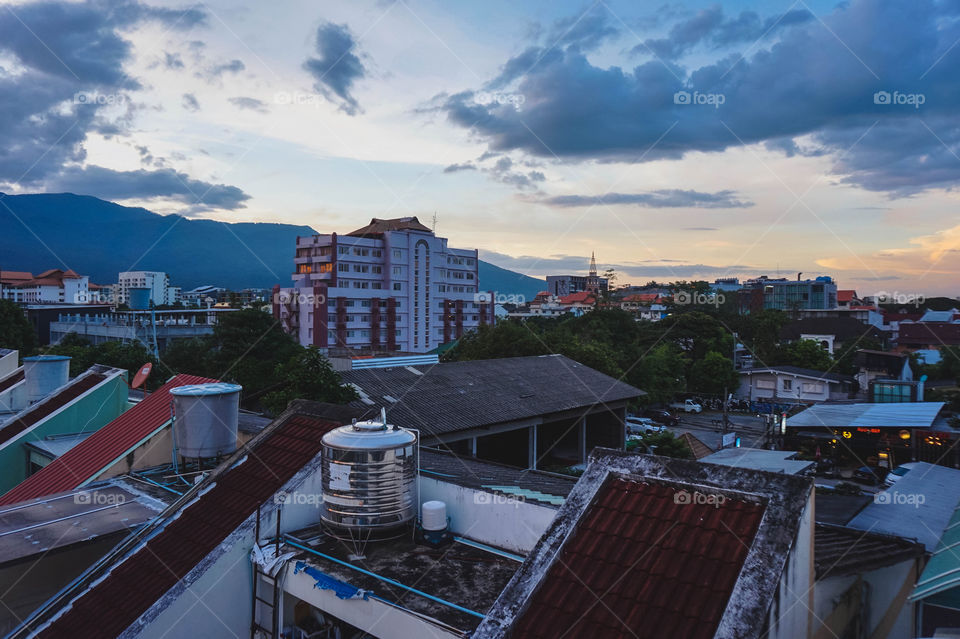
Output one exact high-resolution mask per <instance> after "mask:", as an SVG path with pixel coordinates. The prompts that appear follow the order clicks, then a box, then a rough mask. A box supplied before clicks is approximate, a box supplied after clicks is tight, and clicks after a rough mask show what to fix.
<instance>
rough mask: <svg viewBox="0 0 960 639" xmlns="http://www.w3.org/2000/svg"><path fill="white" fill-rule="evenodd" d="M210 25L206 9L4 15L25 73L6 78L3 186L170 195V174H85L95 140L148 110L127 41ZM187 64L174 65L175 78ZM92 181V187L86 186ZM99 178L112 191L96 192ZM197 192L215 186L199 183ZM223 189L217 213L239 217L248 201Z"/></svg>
mask: <svg viewBox="0 0 960 639" xmlns="http://www.w3.org/2000/svg"><path fill="white" fill-rule="evenodd" d="M205 21H206V13H205V12H204V11H203V10H201V9H197V8H185V9H167V8H162V9H161V8H156V7H151V6H147V5H144V4H140V3H138V2H132V1H130V0H117V1H114V2H105V1H101V0H87V1H85V2H37V3H29V4H17V5H8V6H6V7H5V8H4V10H2V11H0V54H5V55H7V56H10V57H11V58H12V59H14V60H15V62H16V64H17V65H18V73H17V74H11V75H3V76H0V113H2V114H3V116H2V117H0V140H3V143H2V144H0V183H4V184H8V185H18V186H21V187H29V188H35V189H47V188H52V187H53V185H60V187H61V190H63V188H64V186H65V185H69V187H70V188H69V190H72V191H74V192H79V193H95V192H96V191H97V189H98V188H99V189H100V192H101V193H111V194H118V193H124V192H129V193H133V194H135V195H134V197H141V198H149V197H153V196H158V195H168V194H170V193H171V191H172V188H171V186H169V184H167V185H165V182H166V183H169V179H170V173H173V172H172V170H169V169H168V170H166V171H154V172H151V171H144V170H140V171H126V172H116V171H109V170H108V169H103V168H101V167H96V166H88V167H86V168H85V169H83V168H79V167H78V166H77V164H78V163H82V162H84V161H85V160H86V150H85V148H84V143H85V141H86V139H87V135H88V133H90V132H98V133H101V134H103V135H108V136H113V135H123V134H125V132H126V131H127V129H128V127H129V126H130V124H131V119H132V117H133V115H134V114H135V113H136V111H137V110H138V109H139V108H142V105H137V104H135V103H134V101H133V99H132V98H131V95H130V92H131V91H134V90H136V89H139V88H140V83H139V82H138V81H137V79H136V78H133V77H131V76H129V75H127V73H126V72H125V70H124V65H125V64H126V63H127V62H129V61H130V59H131V56H132V45H131V44H130V42H129V41H128V40H126V39H124V37H123V36H122V35H121V33H122V32H123V31H124V30H126V29H130V28H133V27H135V26H137V25H139V24H142V23H145V22H158V23H161V24H162V25H163V27H164V28H165V29H166V30H180V29H189V28H192V27H195V26H198V25H202V24H204V23H205ZM178 59H179V58H169V59H168V58H165V59H164V63H165V64H166V66H168V67H171V68H174V69H175V68H178V66H177V64H176V60H178ZM65 167H69V168H65ZM83 176H86V177H87V178H89V179H90V180H91V181H90V182H88V183H84V182H83V180H82V178H83ZM151 176H153V177H151ZM183 177H184V178H185V179H186V181H187V182H188V183H189V182H190V178H189V177H187V176H183ZM97 178H102V179H104V180H107V183H105V184H104V185H96V184H94V183H93V182H92V180H94V179H97ZM123 180H129V181H130V183H131V186H130V188H129V189H123V188H122V187H121V183H122V182H123ZM194 186H196V187H197V188H200V189H205V188H206V187H207V186H209V185H207V184H206V183H203V182H199V181H195V183H194ZM213 187H214V188H213V190H212V191H211V193H212V194H213V197H212V198H210V200H209V201H210V202H211V203H212V202H223V203H225V204H226V208H235V207H236V206H238V205H240V204H239V203H240V202H242V201H243V199H245V198H246V196H245V194H243V193H242V191H239V189H235V187H227V186H223V185H213ZM150 188H156V189H158V191H157V192H156V193H150ZM181 188H182V187H181ZM231 189H233V190H234V191H236V192H234V191H231Z"/></svg>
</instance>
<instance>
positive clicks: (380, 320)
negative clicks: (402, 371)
mask: <svg viewBox="0 0 960 639" xmlns="http://www.w3.org/2000/svg"><path fill="white" fill-rule="evenodd" d="M294 263H295V272H294V274H293V280H294V287H293V288H284V289H281V288H280V287H279V286H276V287H274V296H273V297H274V299H273V313H274V317H276V318H277V319H279V320H280V321H281V323H282V325H283V327H284V330H286V331H287V332H288V333H291V334H292V335H295V336H296V337H297V339H298V341H299V342H300V343H301V344H303V345H314V346H317V347H320V348H333V347H346V348H354V349H362V350H374V351H403V352H410V353H425V352H428V351H430V350H433V349H434V348H436V347H437V346H440V345H441V344H446V343H448V342H451V341H453V340H454V339H457V338H459V337H461V336H462V335H463V334H464V332H465V331H467V330H470V329H472V328H475V327H477V326H479V325H481V324H492V323H493V321H494V316H493V312H494V304H493V303H492V300H493V298H492V295H490V294H489V293H486V292H484V291H480V289H479V281H478V275H477V274H478V260H477V251H476V250H475V249H455V248H450V247H449V246H447V240H446V238H442V237H437V236H436V235H434V233H433V231H431V230H430V229H429V228H427V227H426V226H424V225H423V224H420V222H419V221H418V220H417V218H415V217H403V218H397V219H392V220H380V219H376V218H374V219H373V220H372V221H371V222H370V224H369V225H367V226H365V227H363V228H361V229H357V230H356V231H353V232H352V233H348V234H346V235H337V234H336V233H331V234H321V235H312V236H307V237H300V238H297V253H296V256H295V258H294Z"/></svg>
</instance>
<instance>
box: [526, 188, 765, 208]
mask: <svg viewBox="0 0 960 639" xmlns="http://www.w3.org/2000/svg"><path fill="white" fill-rule="evenodd" d="M541 201H542V202H544V203H545V204H549V205H551V206H560V207H573V206H597V205H601V204H606V205H617V204H632V205H635V206H641V207H644V208H698V209H743V208H749V207H751V206H753V202H749V201H746V200H740V199H738V198H737V194H736V192H735V191H717V192H716V193H703V192H701V191H689V190H687V191H685V190H681V189H660V190H658V191H650V192H647V193H605V194H603V195H555V196H553V197H548V198H544V199H543V200H541Z"/></svg>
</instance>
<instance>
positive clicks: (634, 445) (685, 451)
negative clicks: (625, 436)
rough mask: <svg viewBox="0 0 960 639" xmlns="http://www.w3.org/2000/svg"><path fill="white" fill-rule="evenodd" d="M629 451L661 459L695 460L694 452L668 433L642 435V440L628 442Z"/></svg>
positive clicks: (683, 442)
mask: <svg viewBox="0 0 960 639" xmlns="http://www.w3.org/2000/svg"><path fill="white" fill-rule="evenodd" d="M627 450H632V451H635V452H638V453H647V454H650V455H660V456H661V457H675V458H677V459H693V451H692V450H690V447H689V446H687V443H686V442H685V441H683V440H682V439H679V438H677V437H676V436H674V434H673V433H671V432H669V431H667V432H663V433H651V434H649V435H642V436H641V437H640V439H634V440H631V441H629V442H627Z"/></svg>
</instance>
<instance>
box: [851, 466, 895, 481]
mask: <svg viewBox="0 0 960 639" xmlns="http://www.w3.org/2000/svg"><path fill="white" fill-rule="evenodd" d="M889 472H890V471H889V470H887V469H886V468H881V467H879V466H861V467H860V468H858V469H856V470H855V471H853V479H854V481H858V482H861V483H864V484H868V485H870V486H876V485H878V484H881V483H883V480H884V478H886V476H887V473H889Z"/></svg>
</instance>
